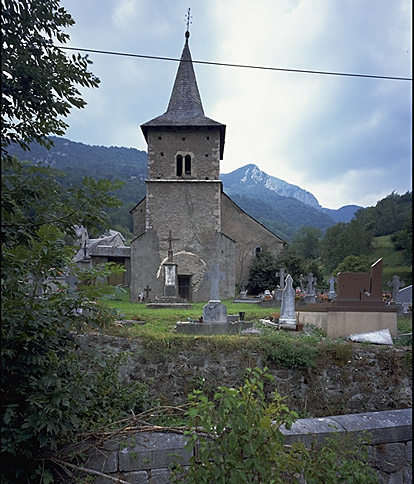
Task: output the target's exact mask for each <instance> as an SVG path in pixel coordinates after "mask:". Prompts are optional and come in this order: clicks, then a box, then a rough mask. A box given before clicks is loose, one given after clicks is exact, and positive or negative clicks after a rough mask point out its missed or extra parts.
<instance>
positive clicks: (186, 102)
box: [141, 31, 226, 158]
mask: <svg viewBox="0 0 414 484" xmlns="http://www.w3.org/2000/svg"><path fill="white" fill-rule="evenodd" d="M189 36H190V33H189V32H188V31H187V32H186V39H185V44H184V48H183V52H182V54H181V59H180V64H179V66H178V70H177V75H176V77H175V82H174V86H173V90H172V93H171V97H170V102H169V103H168V107H167V111H166V112H165V113H164V114H162V115H161V116H158V117H156V118H154V119H152V120H150V121H147V122H146V123H144V124H142V125H141V129H142V132H143V133H144V136H145V139H146V140H147V141H148V138H147V135H148V129H149V128H153V127H154V128H157V127H160V128H161V127H216V128H218V129H219V130H220V155H221V156H220V158H222V156H223V149H224V136H225V129H226V126H225V125H224V124H222V123H219V122H217V121H214V120H213V119H210V118H208V117H207V116H205V114H204V109H203V104H202V102H201V97H200V93H199V91H198V86H197V80H196V76H195V72H194V68H193V62H192V58H191V53H190V48H189V45H188V38H189Z"/></svg>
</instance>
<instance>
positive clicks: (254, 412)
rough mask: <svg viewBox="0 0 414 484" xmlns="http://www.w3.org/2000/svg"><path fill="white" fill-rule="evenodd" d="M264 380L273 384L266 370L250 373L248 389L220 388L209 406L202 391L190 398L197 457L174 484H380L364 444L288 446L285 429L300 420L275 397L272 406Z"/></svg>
mask: <svg viewBox="0 0 414 484" xmlns="http://www.w3.org/2000/svg"><path fill="white" fill-rule="evenodd" d="M264 380H268V381H273V377H272V376H271V375H270V374H269V373H268V372H267V368H265V369H264V370H260V369H259V368H254V369H247V377H246V379H245V381H244V384H243V385H242V386H241V387H239V388H237V389H235V388H228V387H219V388H218V391H217V393H216V394H215V395H214V397H213V399H212V400H210V399H208V397H206V396H205V395H204V394H203V393H202V392H201V391H195V392H193V393H192V394H191V395H190V396H189V399H190V403H191V406H190V408H189V410H188V422H189V425H190V426H191V427H192V428H193V429H194V430H192V431H189V432H187V433H186V434H187V436H188V438H189V440H188V442H187V448H188V449H189V450H190V451H192V453H193V454H194V455H193V457H191V458H190V467H189V468H188V469H187V470H185V469H183V468H180V467H179V468H178V469H177V470H176V474H175V482H186V483H189V484H191V483H197V484H198V483H210V482H217V483H223V484H224V483H226V484H232V483H237V484H238V483H240V482H246V483H249V482H250V483H257V482H266V483H274V484H283V483H287V482H290V483H298V484H299V483H300V482H304V481H306V482H308V483H321V482H323V483H327V484H336V483H338V482H347V483H348V482H349V483H355V484H356V483H361V482H365V483H375V482H377V481H376V476H375V474H374V472H373V470H372V469H370V468H369V467H368V466H367V459H368V455H367V451H366V448H365V447H364V442H363V441H361V440H360V441H357V442H354V441H351V440H349V439H348V440H344V439H338V438H336V439H327V440H326V441H325V442H324V443H323V444H318V443H316V442H313V443H312V445H311V446H310V448H309V449H307V448H306V447H305V445H304V444H303V443H294V444H293V445H292V446H291V447H290V448H286V447H285V446H284V436H283V434H282V432H281V430H280V429H281V427H282V425H283V426H285V427H286V428H287V429H290V428H291V425H292V424H293V423H294V421H295V420H296V419H297V414H296V413H295V412H293V411H290V410H289V408H288V407H287V406H286V405H285V404H284V403H283V398H281V397H280V395H279V394H278V393H277V392H275V393H274V394H272V396H271V398H270V399H269V400H267V399H266V396H265V392H264Z"/></svg>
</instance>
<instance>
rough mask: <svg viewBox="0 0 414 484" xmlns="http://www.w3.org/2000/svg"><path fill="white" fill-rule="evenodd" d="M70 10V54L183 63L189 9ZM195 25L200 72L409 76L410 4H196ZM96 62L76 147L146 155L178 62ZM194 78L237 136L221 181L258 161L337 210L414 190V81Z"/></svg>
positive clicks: (166, 3) (76, 128)
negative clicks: (85, 50)
mask: <svg viewBox="0 0 414 484" xmlns="http://www.w3.org/2000/svg"><path fill="white" fill-rule="evenodd" d="M64 3H66V4H67V7H68V9H69V11H71V12H72V13H73V16H74V17H75V20H76V21H77V25H76V26H75V27H74V28H73V29H71V30H70V32H71V33H72V37H73V41H72V42H73V44H72V45H77V46H81V47H91V48H100V49H104V50H118V51H121V52H130V53H138V54H146V55H160V56H166V57H179V56H180V54H181V49H182V46H183V44H184V31H185V14H186V12H187V8H188V5H187V3H185V2H184V0H176V1H175V2H171V1H170V0H157V1H156V2H146V1H144V0H135V1H132V0H118V1H117V2H113V1H112V0H99V2H98V1H96V0H89V1H88V2H84V1H83V0H71V1H70V2H69V1H68V0H66V2H64ZM191 15H193V19H192V22H193V23H192V25H191V29H190V30H191V37H190V48H191V52H192V55H193V59H195V60H210V61H217V62H229V63H237V64H239V63H240V64H251V65H263V66H272V67H281V68H293V69H310V70H325V71H336V72H350V73H368V74H380V75H396V76H406V77H409V76H410V75H411V74H410V73H411V58H412V48H411V19H412V14H411V2H410V1H409V0H395V1H393V2H389V0H364V2H359V1H356V0H349V1H347V2H332V0H278V1H277V2H275V1H273V0H256V2H250V1H247V0H226V1H225V2H223V1H222V0H211V1H209V2H205V1H204V0H193V2H192V6H191ZM90 57H91V58H92V59H93V60H94V64H93V66H92V71H93V72H95V73H96V74H97V75H98V76H99V77H100V78H101V80H102V83H101V87H100V88H99V90H98V91H96V90H85V97H86V100H87V101H88V106H87V108H86V109H85V110H82V111H80V112H78V113H76V114H73V115H71V116H70V118H69V122H70V124H71V128H70V130H69V131H68V137H72V138H71V139H74V141H78V140H79V141H82V142H86V143H89V142H90V143H92V142H93V143H95V144H102V145H108V146H109V145H119V146H133V147H136V148H138V149H146V146H145V142H144V139H143V137H142V135H141V133H140V130H139V125H140V124H142V123H144V122H146V121H148V120H150V119H152V118H154V117H156V116H158V115H160V114H162V113H163V112H165V109H166V107H167V104H168V100H169V96H170V94H171V89H172V85H173V82H174V78H175V74H176V71H177V64H176V63H174V62H166V61H156V60H145V59H132V58H129V59H126V58H122V57H117V56H104V55H97V54H95V55H92V54H91V56H90ZM195 71H196V76H197V80H198V84H199V89H200V93H201V97H202V100H203V104H204V110H205V112H206V115H207V116H209V117H211V118H213V119H215V120H217V121H220V122H222V123H224V124H226V125H227V131H226V146H225V150H224V160H223V161H222V164H221V167H222V171H223V172H227V173H228V172H229V171H232V170H234V169H236V168H239V167H240V166H243V165H244V164H247V163H255V164H257V165H258V166H259V167H260V168H261V169H262V170H263V171H265V172H266V173H268V174H269V175H272V176H276V177H279V178H281V179H283V180H286V181H287V182H289V183H293V184H296V185H299V186H301V187H302V188H304V189H306V190H309V191H311V192H312V193H313V194H314V195H315V196H316V197H317V198H318V199H319V200H320V201H321V203H322V205H324V206H327V207H329V208H332V207H334V206H336V205H337V203H339V202H338V201H339V200H341V203H342V201H343V202H344V203H346V204H351V203H357V204H361V205H363V204H364V203H369V204H375V203H376V201H377V200H378V199H379V198H380V197H381V196H383V195H384V194H385V195H387V194H389V193H391V192H392V190H396V191H397V192H399V193H401V192H405V191H406V190H407V189H410V186H411V185H410V180H411V178H410V176H409V173H410V170H411V152H412V141H411V125H412V119H411V88H412V85H411V83H410V82H406V81H387V80H374V79H360V78H352V77H346V78H344V77H333V76H323V75H315V74H305V73H289V72H280V71H264V70H253V69H242V68H235V67H222V66H207V65H200V64H195ZM74 113H75V112H74ZM92 140H93V141H92ZM390 167H393V169H392V170H391V172H390V171H389V169H390ZM358 177H360V178H358ZM332 187H334V188H332ZM368 200H369V202H367V201H368Z"/></svg>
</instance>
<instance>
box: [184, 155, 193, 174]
mask: <svg viewBox="0 0 414 484" xmlns="http://www.w3.org/2000/svg"><path fill="white" fill-rule="evenodd" d="M184 160H185V174H186V175H191V156H190V155H185V158H184Z"/></svg>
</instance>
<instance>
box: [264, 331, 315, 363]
mask: <svg viewBox="0 0 414 484" xmlns="http://www.w3.org/2000/svg"><path fill="white" fill-rule="evenodd" d="M314 343H315V344H316V341H315V342H314ZM258 345H259V348H260V350H259V351H260V352H261V353H262V354H263V357H264V358H265V361H267V362H268V363H274V364H276V365H277V366H278V368H287V369H301V370H305V369H307V368H312V367H313V366H315V363H316V357H317V355H318V350H317V348H316V346H315V345H313V344H312V342H310V341H308V340H304V339H296V340H294V339H292V338H290V337H289V335H286V334H284V333H270V334H267V335H266V337H265V338H261V339H260V340H259V342H258Z"/></svg>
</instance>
